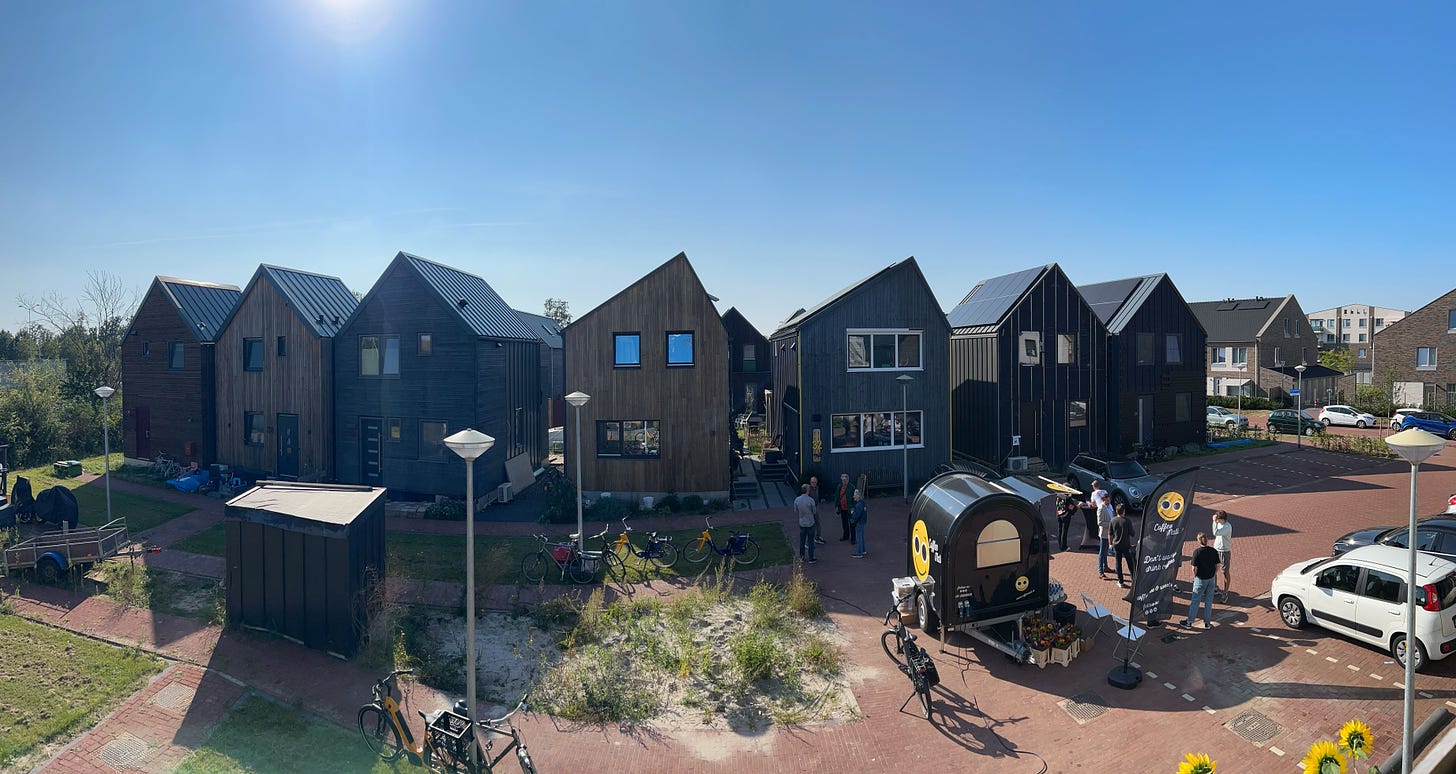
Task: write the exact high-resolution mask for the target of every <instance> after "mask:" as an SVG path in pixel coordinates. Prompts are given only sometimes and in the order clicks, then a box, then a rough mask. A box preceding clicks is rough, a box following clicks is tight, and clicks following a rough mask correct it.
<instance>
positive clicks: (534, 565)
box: [521, 551, 547, 583]
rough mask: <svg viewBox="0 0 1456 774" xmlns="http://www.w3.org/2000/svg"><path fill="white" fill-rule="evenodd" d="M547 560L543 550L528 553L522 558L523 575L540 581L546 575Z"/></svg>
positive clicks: (531, 579) (534, 581)
mask: <svg viewBox="0 0 1456 774" xmlns="http://www.w3.org/2000/svg"><path fill="white" fill-rule="evenodd" d="M546 561H547V560H546V554H545V553H544V552H542V551H537V552H536V553H534V554H527V555H526V557H525V558H524V559H522V560H521V577H523V578H525V579H526V580H528V581H530V582H532V583H540V582H541V579H542V578H545V577H546Z"/></svg>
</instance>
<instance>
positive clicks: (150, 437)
mask: <svg viewBox="0 0 1456 774" xmlns="http://www.w3.org/2000/svg"><path fill="white" fill-rule="evenodd" d="M241 296H242V293H241V292H240V291H239V290H238V288H237V286H235V285H219V284H215V283H212V282H197V281H194V280H184V279H176V278H173V277H157V278H155V279H153V280H152V284H151V287H149V288H147V292H146V295H144V296H143V297H142V301H141V303H140V304H139V305H138V306H137V311H136V314H135V315H133V316H132V319H131V325H129V326H128V327H127V329H126V335H125V336H124V337H123V339H122V344H121V379H122V383H123V385H124V387H123V389H122V391H121V400H122V412H123V417H122V427H123V431H122V437H123V439H124V440H123V449H124V451H125V454H126V456H127V457H131V458H133V459H142V460H148V459H152V458H153V457H156V456H158V455H161V454H166V455H168V456H170V457H172V458H173V459H176V460H178V461H180V462H183V463H187V462H197V463H200V464H204V465H205V464H210V463H212V462H214V461H216V442H217V414H216V411H215V408H214V405H215V404H214V401H215V400H216V397H217V396H216V394H215V392H214V389H215V387H216V372H215V369H214V352H213V345H214V343H215V342H216V340H217V334H218V332H219V331H221V330H222V323H223V321H224V320H226V319H227V316H228V315H229V314H231V313H232V311H233V307H234V306H236V305H237V303H238V299H239V298H240V297H241Z"/></svg>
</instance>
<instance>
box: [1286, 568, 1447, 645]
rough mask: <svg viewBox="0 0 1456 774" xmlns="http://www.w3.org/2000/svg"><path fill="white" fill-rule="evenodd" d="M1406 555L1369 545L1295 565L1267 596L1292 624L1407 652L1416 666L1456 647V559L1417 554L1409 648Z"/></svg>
mask: <svg viewBox="0 0 1456 774" xmlns="http://www.w3.org/2000/svg"><path fill="white" fill-rule="evenodd" d="M1408 559H1409V557H1408V554H1407V553H1406V550H1405V549H1402V548H1396V547H1394V546H1378V545H1377V546H1365V547H1363V548H1357V549H1355V550H1353V551H1349V552H1347V553H1344V554H1341V555H1339V556H1327V557H1322V558H1319V559H1309V560H1306V561H1303V562H1299V563H1297V564H1292V565H1290V566H1289V567H1288V568H1287V569H1285V570H1284V571H1283V572H1281V573H1279V574H1278V575H1276V576H1275V577H1274V582H1273V583H1272V584H1271V585H1270V587H1269V598H1270V599H1272V600H1274V606H1275V607H1276V608H1277V609H1278V610H1279V617H1280V618H1282V619H1284V623H1285V624H1286V625H1287V626H1289V628H1291V629H1302V628H1304V626H1305V625H1306V624H1311V623H1312V624H1315V625H1317V626H1321V627H1324V628H1325V629H1329V630H1330V631H1333V632H1338V633H1340V634H1344V635H1346V636H1348V637H1351V638H1353V639H1356V640H1359V641H1361V642H1366V643H1369V644H1371V645H1375V646H1376V647H1379V648H1380V649H1382V650H1388V651H1390V654H1391V655H1392V656H1395V660H1396V661H1397V662H1399V663H1400V665H1401V666H1405V659H1406V653H1407V651H1409V652H1410V653H1412V656H1411V660H1412V662H1413V664H1412V665H1413V666H1414V667H1415V668H1416V669H1420V668H1421V667H1423V666H1425V665H1426V664H1427V663H1429V662H1430V661H1439V660H1440V659H1443V658H1445V657H1446V656H1448V655H1450V654H1451V651H1452V650H1453V649H1456V622H1453V621H1452V617H1453V616H1452V615H1451V613H1450V612H1449V611H1450V609H1451V608H1452V607H1453V606H1456V563H1453V562H1452V561H1451V560H1449V559H1446V558H1444V557H1440V556H1436V555H1434V554H1427V553H1419V554H1417V564H1416V579H1415V582H1416V604H1417V605H1418V606H1419V608H1418V609H1417V610H1415V611H1414V614H1415V617H1416V619H1415V634H1416V643H1415V647H1414V648H1407V647H1406V642H1405V627H1406V618H1405V616H1406V609H1405V602H1406V586H1405V580H1404V579H1405V578H1407V577H1409V576H1408V575H1407V571H1408V565H1407V561H1408Z"/></svg>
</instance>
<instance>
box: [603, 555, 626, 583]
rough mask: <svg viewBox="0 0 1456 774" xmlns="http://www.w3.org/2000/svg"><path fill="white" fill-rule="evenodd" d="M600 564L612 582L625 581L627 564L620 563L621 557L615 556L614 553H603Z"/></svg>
mask: <svg viewBox="0 0 1456 774" xmlns="http://www.w3.org/2000/svg"><path fill="white" fill-rule="evenodd" d="M602 562H603V563H604V565H605V566H606V568H607V577H609V578H611V579H612V580H614V581H625V580H627V564H626V562H623V561H622V557H620V556H617V552H616V551H611V550H607V551H603V552H602Z"/></svg>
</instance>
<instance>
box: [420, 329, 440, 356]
mask: <svg viewBox="0 0 1456 774" xmlns="http://www.w3.org/2000/svg"><path fill="white" fill-rule="evenodd" d="M433 354H435V337H434V335H433V334H431V333H429V332H425V333H419V334H416V335H415V357H430V356H431V355H433Z"/></svg>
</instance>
